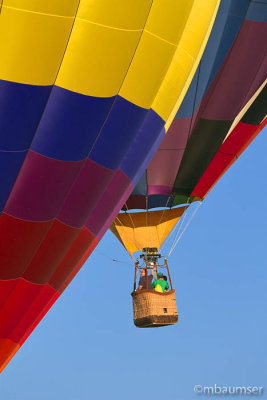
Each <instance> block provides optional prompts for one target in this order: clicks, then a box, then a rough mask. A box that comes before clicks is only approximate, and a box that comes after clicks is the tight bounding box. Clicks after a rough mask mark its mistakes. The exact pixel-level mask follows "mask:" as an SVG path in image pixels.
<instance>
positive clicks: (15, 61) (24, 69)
mask: <svg viewBox="0 0 267 400" xmlns="http://www.w3.org/2000/svg"><path fill="white" fill-rule="evenodd" d="M20 3H22V2H20ZM28 3H29V4H28V5H30V2H28ZM40 3H44V2H43V1H40ZM71 3H72V4H73V5H76V3H77V0H75V1H72V2H71ZM73 8H75V7H73ZM57 11H59V10H58V9H57ZM65 11H66V9H65V6H63V7H62V15H50V14H47V13H41V12H35V11H32V10H27V9H19V8H12V7H8V6H6V2H5V4H4V5H3V7H2V11H1V14H0V38H1V40H0V54H1V62H0V79H3V80H7V81H13V82H18V83H26V84H33V85H51V84H53V83H54V80H55V78H56V74H57V72H58V69H59V67H60V63H61V60H62V57H63V54H64V51H65V47H66V44H67V41H68V38H69V34H70V31H71V27H72V24H73V20H74V13H73V16H72V17H70V16H65V15H64V12H65ZM73 12H74V9H73Z"/></svg>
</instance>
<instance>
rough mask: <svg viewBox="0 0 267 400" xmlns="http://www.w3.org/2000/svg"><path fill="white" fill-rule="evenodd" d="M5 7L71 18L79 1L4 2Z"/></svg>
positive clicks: (20, 0) (39, 0)
mask: <svg viewBox="0 0 267 400" xmlns="http://www.w3.org/2000/svg"><path fill="white" fill-rule="evenodd" d="M4 3H5V4H4V5H5V7H10V8H17V9H18V10H22V9H23V10H28V11H30V12H35V13H41V14H51V15H57V16H65V17H73V16H74V15H75V13H76V11H77V7H78V5H79V0H67V1H66V0H23V1H22V0H5V1H4Z"/></svg>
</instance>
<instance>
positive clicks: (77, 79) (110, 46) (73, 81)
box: [56, 19, 141, 97]
mask: <svg viewBox="0 0 267 400" xmlns="http://www.w3.org/2000/svg"><path fill="white" fill-rule="evenodd" d="M140 36H141V30H137V31H130V30H123V29H113V28H110V27H107V26H103V25H98V24H94V23H91V22H90V21H86V20H79V19H78V20H76V22H75V25H74V28H73V31H72V35H71V38H70V41H69V45H68V48H67V51H66V54H65V57H64V60H63V63H62V66H61V69H60V72H59V76H58V79H57V82H56V84H57V85H58V86H60V87H63V88H65V89H68V90H72V91H74V92H78V93H81V94H85V95H89V96H96V97H111V96H114V95H116V94H117V93H118V91H119V89H120V87H121V85H122V82H123V80H124V77H125V75H126V74H127V71H128V68H129V64H130V62H131V60H132V57H133V54H134V52H135V49H136V46H137V44H138V41H139V38H140Z"/></svg>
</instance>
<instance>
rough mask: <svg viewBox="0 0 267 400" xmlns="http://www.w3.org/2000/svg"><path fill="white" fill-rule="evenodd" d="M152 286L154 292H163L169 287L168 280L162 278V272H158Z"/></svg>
mask: <svg viewBox="0 0 267 400" xmlns="http://www.w3.org/2000/svg"><path fill="white" fill-rule="evenodd" d="M152 288H153V289H154V290H155V292H160V293H165V292H166V290H168V289H169V285H168V282H167V281H166V280H165V279H164V276H163V275H162V273H159V274H158V279H156V280H155V281H154V282H153V283H152Z"/></svg>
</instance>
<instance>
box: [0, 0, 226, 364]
mask: <svg viewBox="0 0 267 400" xmlns="http://www.w3.org/2000/svg"><path fill="white" fill-rule="evenodd" d="M218 5H219V0H183V1H181V0H168V1H167V2H166V1H165V0H127V1H125V0H113V1H110V0H68V1H66V0H39V1H36V0H24V1H19V0H4V2H2V3H1V13H0V54H1V63H0V211H1V217H0V369H1V368H2V369H3V368H4V366H5V365H6V364H7V363H8V361H9V360H10V359H11V358H12V356H13V355H14V354H15V352H16V351H17V350H18V349H19V347H20V346H21V345H22V343H23V342H24V341H25V340H26V338H27V337H28V336H29V334H30V333H31V331H32V330H33V329H34V328H35V326H36V325H37V324H38V322H39V321H40V320H41V318H42V317H43V316H44V315H45V313H46V312H47V311H48V310H49V308H50V307H51V306H52V304H53V303H54V302H55V301H56V299H57V298H58V297H59V296H60V294H61V293H62V291H63V290H64V289H65V288H66V286H67V285H68V283H69V282H70V281H71V279H72V278H73V277H74V275H75V274H76V273H77V271H78V270H79V268H80V267H81V265H82V264H83V263H84V261H85V260H86V259H87V257H88V256H89V255H90V253H91V252H92V251H93V249H94V248H95V246H96V244H97V243H98V241H99V240H100V238H101V237H102V236H103V234H104V232H105V230H106V229H107V228H108V226H109V225H110V223H111V222H112V220H113V219H114V217H115V216H116V214H117V212H118V211H119V209H120V208H121V206H122V204H123V203H124V202H125V200H126V199H127V197H128V196H129V194H130V193H131V191H132V189H133V187H134V186H133V180H134V177H135V176H136V174H137V171H141V170H144V169H145V167H146V159H147V156H148V152H150V151H152V149H153V151H154V152H155V150H156V145H157V144H158V143H159V140H160V138H162V136H163V135H164V134H165V132H166V129H167V128H168V126H169V125H170V123H171V121H172V119H173V117H174V115H175V113H176V111H177V109H178V107H179V105H180V103H181V101H182V99H183V97H184V95H185V93H186V91H187V89H188V86H189V84H190V82H191V80H192V77H193V75H194V72H195V70H196V68H197V65H198V63H199V60H200V58H201V56H202V53H203V50H204V47H205V45H206V42H207V39H208V36H209V33H210V30H211V28H212V24H213V22H214V18H215V15H216V12H217V8H218ZM137 144H142V145H140V146H139V151H138V156H137V157H136V158H135V159H134V162H133V161H132V152H133V151H134V149H135V146H136V145H137Z"/></svg>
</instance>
